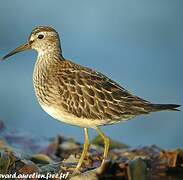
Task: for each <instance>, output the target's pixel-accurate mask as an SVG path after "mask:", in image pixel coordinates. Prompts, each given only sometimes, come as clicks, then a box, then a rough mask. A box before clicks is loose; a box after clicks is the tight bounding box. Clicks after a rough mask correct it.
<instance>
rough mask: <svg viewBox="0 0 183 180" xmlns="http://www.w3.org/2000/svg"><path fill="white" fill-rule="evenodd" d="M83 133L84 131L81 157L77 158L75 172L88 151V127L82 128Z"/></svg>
mask: <svg viewBox="0 0 183 180" xmlns="http://www.w3.org/2000/svg"><path fill="white" fill-rule="evenodd" d="M84 133H85V141H84V146H83V151H82V154H81V157H80V159H79V162H78V164H77V166H76V168H75V172H78V171H79V169H80V167H81V165H82V163H83V160H84V158H85V156H86V154H87V152H88V148H89V138H88V129H87V128H84Z"/></svg>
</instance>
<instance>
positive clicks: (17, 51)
mask: <svg viewBox="0 0 183 180" xmlns="http://www.w3.org/2000/svg"><path fill="white" fill-rule="evenodd" d="M28 49H30V44H29V43H25V44H22V45H21V46H19V47H17V48H16V49H14V50H13V51H11V52H10V53H8V54H7V55H6V56H4V57H3V58H2V59H1V60H5V59H6V58H8V57H10V56H12V55H14V54H16V53H19V52H22V51H25V50H28Z"/></svg>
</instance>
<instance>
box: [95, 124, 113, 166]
mask: <svg viewBox="0 0 183 180" xmlns="http://www.w3.org/2000/svg"><path fill="white" fill-rule="evenodd" d="M95 129H96V131H97V132H98V133H99V135H100V136H101V137H102V139H103V140H104V155H103V160H102V164H101V166H100V167H101V168H102V167H103V166H104V163H105V160H106V159H107V156H108V152H109V144H110V140H109V138H108V137H107V136H105V134H104V133H103V132H102V131H101V130H100V129H99V128H98V127H96V128H95Z"/></svg>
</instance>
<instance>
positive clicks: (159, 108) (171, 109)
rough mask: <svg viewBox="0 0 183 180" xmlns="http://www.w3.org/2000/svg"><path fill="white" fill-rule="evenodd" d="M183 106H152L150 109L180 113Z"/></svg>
mask: <svg viewBox="0 0 183 180" xmlns="http://www.w3.org/2000/svg"><path fill="white" fill-rule="evenodd" d="M180 106H181V105H178V104H151V105H150V109H151V111H154V112H156V111H164V110H170V111H180V110H179V109H177V108H178V107H180Z"/></svg>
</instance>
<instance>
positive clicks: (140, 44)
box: [0, 0, 183, 148]
mask: <svg viewBox="0 0 183 180" xmlns="http://www.w3.org/2000/svg"><path fill="white" fill-rule="evenodd" d="M182 9H183V1H182V0H174V1H172V0H161V1H157V0H155V1H149V0H141V1H135V0H134V1H133V0H132V1H129V0H124V1H121V0H115V1H112V0H100V1H98V0H92V1H89V0H77V1H76V0H54V1H45V0H39V1H37V0H31V1H25V0H14V1H12V0H6V1H1V2H0V56H3V55H5V54H7V53H8V52H9V51H10V50H12V49H14V48H15V47H17V46H18V45H20V44H22V43H24V42H25V41H26V40H27V37H28V35H29V33H30V32H31V30H32V29H33V28H34V27H36V26H38V25H49V26H53V27H54V28H55V29H56V30H57V31H58V32H59V34H60V37H61V42H62V49H63V55H64V57H65V58H68V59H72V60H73V61H74V62H76V63H79V64H82V65H85V66H88V67H91V68H94V69H96V70H98V71H101V72H102V73H104V74H106V75H107V76H109V77H111V78H112V79H114V80H116V81H117V82H118V83H120V84H121V85H122V86H124V87H125V88H127V89H128V90H130V91H131V92H133V93H135V94H136V95H138V96H140V97H143V98H145V99H147V100H150V101H152V102H156V103H177V104H182V105H183V11H182ZM35 59H36V52H34V51H29V52H24V53H21V54H17V55H15V56H13V57H11V58H10V59H8V60H7V61H5V62H1V63H0V120H3V121H5V123H6V124H7V125H8V126H10V127H12V128H18V129H21V130H24V131H27V132H30V133H32V134H36V135H38V136H46V137H51V136H54V135H56V134H58V133H60V134H62V135H65V136H67V137H75V138H76V139H77V140H78V141H80V142H82V141H83V131H82V129H80V128H78V127H72V126H70V125H66V124H64V123H60V122H57V121H56V120H54V119H52V118H51V117H50V116H49V115H47V114H46V113H45V112H43V110H42V109H41V108H40V106H39V104H38V103H37V100H36V98H35V95H34V92H33V87H32V71H33V67H34V63H35ZM102 129H103V130H104V132H105V133H106V135H109V136H110V137H111V138H113V139H115V140H118V141H121V142H125V143H127V144H129V145H131V146H137V145H150V144H156V145H159V146H160V147H164V148H176V147H183V141H182V138H183V130H182V129H183V112H161V113H153V114H151V115H148V116H140V117H137V118H135V119H133V120H131V121H128V122H126V123H120V124H118V125H112V126H106V127H103V128H102ZM94 134H95V132H93V131H91V137H93V136H94Z"/></svg>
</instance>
